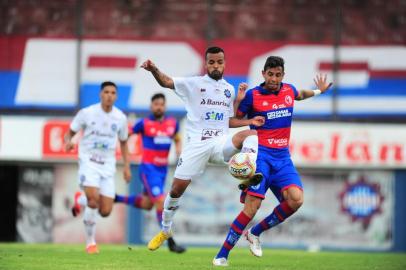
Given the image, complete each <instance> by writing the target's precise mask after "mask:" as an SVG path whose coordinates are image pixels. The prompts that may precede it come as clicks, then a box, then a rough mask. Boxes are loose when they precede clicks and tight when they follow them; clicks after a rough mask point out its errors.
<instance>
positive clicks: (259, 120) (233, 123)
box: [229, 115, 265, 128]
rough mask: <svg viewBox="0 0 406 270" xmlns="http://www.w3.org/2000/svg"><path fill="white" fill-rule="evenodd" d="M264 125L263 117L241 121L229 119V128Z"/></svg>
mask: <svg viewBox="0 0 406 270" xmlns="http://www.w3.org/2000/svg"><path fill="white" fill-rule="evenodd" d="M263 124H265V118H264V117H263V116H259V115H257V116H255V117H253V118H251V119H241V118H237V117H231V118H230V120H229V127H230V128H237V127H244V126H250V125H252V126H256V127H260V126H262V125H263Z"/></svg>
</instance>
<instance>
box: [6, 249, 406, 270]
mask: <svg viewBox="0 0 406 270" xmlns="http://www.w3.org/2000/svg"><path fill="white" fill-rule="evenodd" d="M99 248H100V254H98V255H87V254H86V253H85V252H84V247H83V245H63V244H15V243H12V244H7V243H0V269H1V270H3V269H7V270H12V269H18V270H21V269H38V270H55V269H69V270H82V269H91V270H98V269H115V270H116V269H117V270H121V269H131V270H134V269H152V270H158V269H162V270H170V269H179V270H182V269H193V270H199V269H213V268H214V267H213V266H212V264H211V261H212V259H213V257H214V255H215V254H216V252H217V248H192V247H191V248H189V249H188V251H187V252H186V253H184V254H173V253H170V252H169V251H168V250H167V248H166V247H165V248H161V249H159V250H157V251H155V252H151V251H149V250H147V248H146V247H144V246H131V247H129V246H126V245H104V244H101V245H100V246H99ZM229 264H230V266H229V267H228V269H249V270H255V269H262V270H266V269H269V270H277V269H283V270H289V269H300V270H307V269H309V270H316V269H327V270H328V269H331V270H333V269H337V270H338V269H340V270H342V269H345V270H348V269H365V270H371V269H382V270H390V269H406V253H377V252H371V253H364V252H355V253H348V252H314V253H310V252H306V251H296V250H276V249H265V250H264V255H263V257H262V258H256V257H254V256H252V255H251V254H250V252H249V250H248V248H236V249H234V250H233V251H232V253H231V255H230V258H229Z"/></svg>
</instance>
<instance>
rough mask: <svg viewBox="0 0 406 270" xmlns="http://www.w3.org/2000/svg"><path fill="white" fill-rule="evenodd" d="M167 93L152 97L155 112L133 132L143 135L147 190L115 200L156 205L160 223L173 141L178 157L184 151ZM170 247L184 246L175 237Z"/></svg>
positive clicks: (142, 175)
mask: <svg viewBox="0 0 406 270" xmlns="http://www.w3.org/2000/svg"><path fill="white" fill-rule="evenodd" d="M165 103H166V100H165V96H164V95H163V94H161V93H158V94H155V95H153V96H152V98H151V107H150V108H151V112H152V114H151V115H150V116H149V117H147V118H143V119H141V120H139V121H138V122H137V123H136V124H135V125H134V127H133V128H132V132H133V133H137V134H141V136H142V145H143V154H142V161H141V165H140V167H139V178H140V180H141V183H142V185H143V186H144V190H143V193H142V194H137V195H130V196H123V195H116V198H115V202H120V203H125V204H128V205H131V206H134V207H137V208H141V209H145V210H148V211H149V210H151V209H152V208H153V207H155V210H156V217H157V219H158V224H159V226H161V223H162V209H163V204H164V200H165V192H164V189H165V179H166V174H167V171H168V155H169V149H170V147H171V143H172V140H173V141H174V142H175V150H176V156H177V157H179V155H180V152H181V146H182V145H181V140H180V134H179V123H178V121H177V120H176V119H175V118H173V117H167V116H165V109H166V108H165ZM168 247H169V250H170V251H172V252H176V253H182V252H184V251H185V248H183V247H181V246H179V245H177V244H176V243H175V241H174V240H173V238H172V237H170V238H169V239H168Z"/></svg>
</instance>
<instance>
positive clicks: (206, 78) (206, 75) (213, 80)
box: [203, 74, 224, 82]
mask: <svg viewBox="0 0 406 270" xmlns="http://www.w3.org/2000/svg"><path fill="white" fill-rule="evenodd" d="M203 78H204V79H205V80H208V81H211V82H224V78H221V79H220V80H218V81H216V80H215V79H212V78H210V76H209V75H208V74H205V75H204V76H203Z"/></svg>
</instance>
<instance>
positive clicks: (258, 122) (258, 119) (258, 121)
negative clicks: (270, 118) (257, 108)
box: [251, 115, 265, 127]
mask: <svg viewBox="0 0 406 270" xmlns="http://www.w3.org/2000/svg"><path fill="white" fill-rule="evenodd" d="M264 124H265V117H263V116H260V115H257V116H255V117H254V118H252V119H251V125H254V126H256V127H260V126H263V125H264Z"/></svg>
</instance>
